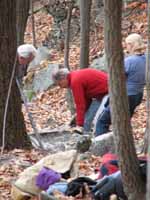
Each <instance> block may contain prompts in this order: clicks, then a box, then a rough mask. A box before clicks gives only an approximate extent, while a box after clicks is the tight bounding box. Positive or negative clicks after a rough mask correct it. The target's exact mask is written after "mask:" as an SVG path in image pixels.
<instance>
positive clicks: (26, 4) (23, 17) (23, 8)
mask: <svg viewBox="0 0 150 200" xmlns="http://www.w3.org/2000/svg"><path fill="white" fill-rule="evenodd" d="M29 8H30V0H26V1H20V0H17V1H16V15H17V23H16V29H17V44H18V45H20V44H23V42H24V32H25V29H26V22H27V19H28V16H29Z"/></svg>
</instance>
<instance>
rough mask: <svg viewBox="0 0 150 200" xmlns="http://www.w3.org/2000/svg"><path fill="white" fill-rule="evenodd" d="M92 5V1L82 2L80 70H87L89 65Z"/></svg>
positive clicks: (81, 0) (83, 0)
mask: <svg viewBox="0 0 150 200" xmlns="http://www.w3.org/2000/svg"><path fill="white" fill-rule="evenodd" d="M91 4H92V1H91V0H80V24H81V36H80V43H81V48H80V49H81V50H80V68H86V67H88V65H89V33H90V11H91Z"/></svg>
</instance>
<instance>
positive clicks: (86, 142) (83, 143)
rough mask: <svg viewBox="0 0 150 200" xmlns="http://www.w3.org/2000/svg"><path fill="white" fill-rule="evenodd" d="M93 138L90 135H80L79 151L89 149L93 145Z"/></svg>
mask: <svg viewBox="0 0 150 200" xmlns="http://www.w3.org/2000/svg"><path fill="white" fill-rule="evenodd" d="M91 143H92V140H91V137H90V135H82V136H80V137H79V140H78V141H77V146H76V148H77V151H79V152H80V153H84V152H86V151H88V150H89V148H90V146H91Z"/></svg>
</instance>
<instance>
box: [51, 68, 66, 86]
mask: <svg viewBox="0 0 150 200" xmlns="http://www.w3.org/2000/svg"><path fill="white" fill-rule="evenodd" d="M68 74H69V70H68V69H67V68H62V69H58V70H57V71H56V72H54V73H53V75H52V77H53V81H54V83H55V84H56V85H59V86H60V87H61V88H67V87H68V79H67V76H68Z"/></svg>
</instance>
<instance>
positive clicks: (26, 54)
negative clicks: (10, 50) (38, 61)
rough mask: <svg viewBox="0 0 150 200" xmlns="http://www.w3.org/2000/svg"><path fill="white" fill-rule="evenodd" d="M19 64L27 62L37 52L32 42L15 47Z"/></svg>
mask: <svg viewBox="0 0 150 200" xmlns="http://www.w3.org/2000/svg"><path fill="white" fill-rule="evenodd" d="M17 53H18V61H19V64H23V65H24V64H25V65H26V64H29V63H30V62H31V61H32V60H33V59H34V57H35V56H36V54H37V50H36V48H35V47H34V46H33V45H32V44H23V45H20V46H19V47H18V48H17Z"/></svg>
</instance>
